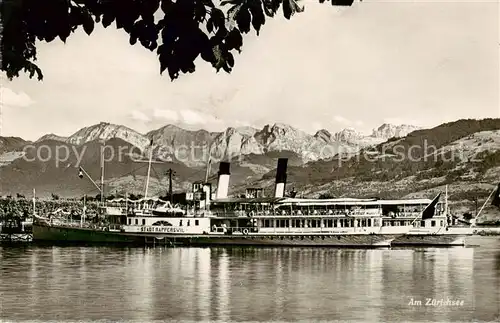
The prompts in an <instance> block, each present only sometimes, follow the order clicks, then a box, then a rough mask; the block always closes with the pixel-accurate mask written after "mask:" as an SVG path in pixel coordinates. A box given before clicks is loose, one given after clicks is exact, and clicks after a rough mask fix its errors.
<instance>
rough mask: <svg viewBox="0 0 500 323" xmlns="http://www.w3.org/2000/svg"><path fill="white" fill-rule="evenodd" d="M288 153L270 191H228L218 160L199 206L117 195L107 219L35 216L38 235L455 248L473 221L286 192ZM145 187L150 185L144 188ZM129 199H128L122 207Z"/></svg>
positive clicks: (197, 189)
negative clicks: (458, 223)
mask: <svg viewBox="0 0 500 323" xmlns="http://www.w3.org/2000/svg"><path fill="white" fill-rule="evenodd" d="M286 168H287V159H284V158H281V159H279V160H278V167H277V173H276V182H275V190H274V196H273V197H262V196H261V195H262V194H261V193H262V190H252V189H247V194H246V195H245V197H243V198H231V197H228V188H229V180H230V165H229V163H225V162H221V163H220V166H219V174H218V185H217V190H216V194H215V197H214V198H213V199H212V189H211V184H210V183H201V184H200V183H198V184H196V185H194V186H193V194H192V195H193V196H199V197H200V198H198V199H197V203H198V205H197V208H196V210H193V209H181V208H176V207H174V206H173V205H172V204H171V203H169V202H165V201H161V200H159V199H149V198H147V197H145V198H144V199H143V200H140V201H132V200H128V199H121V200H112V201H109V202H107V205H106V206H103V207H102V208H101V211H102V213H103V214H105V215H106V220H107V223H108V224H106V225H99V226H98V225H96V224H86V223H85V221H80V223H76V224H68V223H56V222H55V221H54V220H49V219H46V218H45V219H44V218H40V217H37V219H36V221H35V223H34V224H33V235H34V240H35V241H50V242H65V243H67V242H78V243H81V242H84V243H91V242H97V243H104V242H111V243H130V244H162V245H163V244H164V245H189V246H192V245H254V246H325V247H326V246H330V247H390V246H407V245H411V246H415V245H419V246H429V245H440V246H455V245H464V244H465V237H466V236H468V235H471V234H472V228H471V226H462V227H455V226H451V225H450V224H451V223H450V216H449V212H448V207H447V202H446V201H445V203H441V202H440V201H439V199H440V196H441V194H439V195H438V196H436V197H435V198H434V199H433V200H429V199H406V200H382V199H378V198H373V199H357V198H338V199H306V198H296V197H291V196H285V185H286ZM146 189H147V188H146ZM123 204H125V205H123Z"/></svg>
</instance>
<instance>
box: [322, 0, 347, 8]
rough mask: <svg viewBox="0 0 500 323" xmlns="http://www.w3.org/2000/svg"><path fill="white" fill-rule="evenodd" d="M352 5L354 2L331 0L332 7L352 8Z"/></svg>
mask: <svg viewBox="0 0 500 323" xmlns="http://www.w3.org/2000/svg"><path fill="white" fill-rule="evenodd" d="M323 1H324V0H323ZM320 2H321V1H320ZM353 3H354V0H332V6H346V7H349V6H352V4H353Z"/></svg>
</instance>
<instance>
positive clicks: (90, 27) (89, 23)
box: [83, 13, 94, 36]
mask: <svg viewBox="0 0 500 323" xmlns="http://www.w3.org/2000/svg"><path fill="white" fill-rule="evenodd" d="M83 30H85V32H86V33H87V35H89V36H90V34H91V33H92V32H93V31H94V20H93V19H92V16H91V15H90V14H89V13H86V14H84V18H83Z"/></svg>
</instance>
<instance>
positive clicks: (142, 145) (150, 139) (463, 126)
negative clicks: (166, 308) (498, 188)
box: [0, 119, 500, 207]
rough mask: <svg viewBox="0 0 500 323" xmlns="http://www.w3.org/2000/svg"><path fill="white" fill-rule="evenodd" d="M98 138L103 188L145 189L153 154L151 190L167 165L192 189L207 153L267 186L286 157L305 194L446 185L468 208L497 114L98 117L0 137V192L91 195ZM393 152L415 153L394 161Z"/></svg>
mask: <svg viewBox="0 0 500 323" xmlns="http://www.w3.org/2000/svg"><path fill="white" fill-rule="evenodd" d="M102 140H104V141H105V144H106V147H107V148H108V149H105V158H106V164H105V178H106V187H107V193H108V194H109V193H113V192H116V193H123V192H125V191H126V192H128V193H135V194H137V193H143V192H144V188H145V182H146V180H145V177H146V175H147V168H148V167H147V166H148V163H147V161H148V159H149V157H150V156H151V157H152V159H153V161H154V163H153V167H152V169H151V176H150V178H151V183H150V188H149V192H150V194H162V193H163V192H166V190H167V189H168V178H167V176H166V175H165V174H166V172H167V170H169V169H172V170H173V171H174V190H175V191H180V190H183V191H186V190H189V189H190V185H191V183H192V182H193V181H198V180H204V179H205V177H206V176H207V162H208V160H210V167H208V168H209V171H208V179H209V180H210V181H212V182H213V183H214V184H216V174H217V169H218V162H219V161H221V160H230V161H231V192H233V193H234V194H240V193H242V192H244V189H245V188H246V187H248V186H258V187H263V188H264V190H265V192H266V194H267V195H269V194H272V189H273V182H274V172H275V170H274V169H275V167H276V162H277V159H278V158H279V157H287V158H289V169H288V174H289V175H288V184H287V187H288V188H289V189H290V188H291V187H294V188H296V189H298V190H299V191H300V194H303V195H304V196H316V197H318V196H322V197H328V196H380V197H394V198H396V197H397V198H399V197H410V196H412V197H416V196H426V197H431V196H432V195H433V194H434V193H436V192H438V191H443V190H444V186H445V185H448V187H449V189H450V199H452V200H455V201H461V202H460V203H462V204H463V205H462V206H463V207H465V206H464V205H467V207H470V205H469V204H470V201H471V200H473V199H484V198H486V196H487V195H488V194H489V190H490V189H491V188H493V187H494V185H495V183H496V182H497V181H498V180H499V179H500V119H483V120H473V119H467V120H458V121H455V122H450V123H446V124H442V125H439V126H437V127H434V128H432V129H421V128H419V127H416V126H412V125H391V124H383V125H381V126H380V127H378V128H376V129H374V130H373V131H372V133H371V134H369V135H364V134H362V133H360V132H358V131H356V130H355V129H344V130H342V131H339V132H336V133H330V132H329V131H328V130H325V129H321V130H318V131H317V132H316V133H315V134H308V133H306V132H304V131H301V130H300V129H297V128H294V127H292V126H290V125H286V124H281V123H276V124H269V125H266V126H264V127H262V128H261V129H257V128H253V127H229V128H227V129H225V130H224V131H220V132H210V131H206V130H196V131H193V130H186V129H182V128H179V127H177V126H175V125H166V126H164V127H161V128H159V129H156V130H152V131H150V132H148V133H145V134H141V133H139V132H137V131H135V130H133V129H130V128H128V127H125V126H122V125H114V124H110V123H105V122H101V123H99V124H96V125H92V126H89V127H85V128H82V129H80V130H78V131H76V132H75V133H74V134H73V135H71V136H69V137H62V136H58V135H55V134H47V135H45V136H42V137H41V138H40V139H38V140H37V141H35V142H30V141H25V140H23V139H21V138H19V137H0V195H9V194H11V195H12V194H15V193H21V194H25V195H26V194H28V195H29V194H30V193H31V191H32V189H33V188H36V189H37V194H38V195H40V196H50V195H51V194H52V193H54V194H57V195H60V196H66V197H69V196H79V195H82V194H97V192H96V190H95V188H94V186H93V185H92V183H91V182H90V181H87V180H81V179H79V178H78V176H76V174H77V167H79V166H82V167H84V168H85V170H86V171H87V173H88V174H90V176H92V177H93V178H94V179H98V178H99V176H100V165H99V156H100V149H101V147H102V143H101V142H100V141H102ZM151 143H152V145H151ZM42 147H43V148H42ZM426 147H427V148H429V147H430V148H432V149H430V150H429V149H427V150H426V149H424V148H426ZM41 152H43V153H42V154H41ZM56 152H59V154H60V156H59V158H54V157H55V154H56ZM117 152H118V153H117ZM410 152H411V153H410ZM106 153H107V154H108V155H106ZM111 153H114V154H115V155H114V156H111V155H110V154H111ZM44 154H45V155H44ZM49 154H51V156H49ZM61 154H63V155H61ZM150 154H151V155H150ZM400 155H401V156H403V155H405V156H406V157H409V156H410V155H411V157H412V158H403V159H402V160H400V159H398V158H399V157H400ZM22 157H24V158H22ZM49 157H51V158H49ZM413 157H414V158H413ZM445 157H446V158H445ZM467 203H468V204H467Z"/></svg>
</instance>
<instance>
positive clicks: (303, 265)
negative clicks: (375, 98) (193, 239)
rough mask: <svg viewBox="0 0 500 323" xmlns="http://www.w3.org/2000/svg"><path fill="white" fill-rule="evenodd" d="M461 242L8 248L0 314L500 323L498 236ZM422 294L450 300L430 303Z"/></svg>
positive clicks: (2, 256) (2, 257)
mask: <svg viewBox="0 0 500 323" xmlns="http://www.w3.org/2000/svg"><path fill="white" fill-rule="evenodd" d="M468 243H469V244H471V246H468V247H465V248H426V249H418V248H412V249H391V250H389V249H383V250H352V249H325V248H321V249H314V248H306V249H305V248H158V247H157V248H144V249H143V248H106V247H35V246H27V247H16V248H14V247H5V246H4V247H0V270H1V272H0V275H1V276H0V319H3V320H7V321H13V320H14V321H18V320H42V321H55V320H63V321H69V320H71V321H75V320H83V321H89V320H98V319H104V320H112V321H132V320H133V321H141V322H147V321H153V320H183V321H184V320H190V321H193V320H203V321H208V320H220V321H295V320H307V321H311V320H328V321H331V320H355V321H370V322H378V321H382V322H392V321H437V322H444V321H472V320H480V321H499V320H500V316H499V314H500V238H499V237H473V238H470V239H469V240H468ZM426 299H431V300H435V301H434V302H438V301H439V300H440V299H443V300H445V301H447V300H449V301H453V302H456V303H457V304H455V305H450V304H449V303H448V304H437V305H436V303H434V305H435V306H426ZM431 303H432V301H431Z"/></svg>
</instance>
